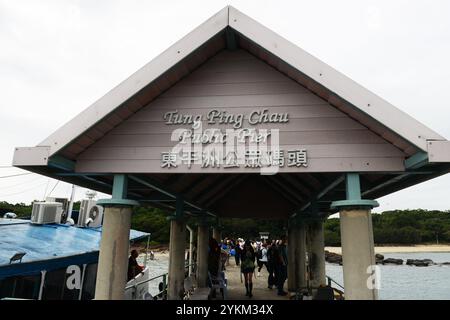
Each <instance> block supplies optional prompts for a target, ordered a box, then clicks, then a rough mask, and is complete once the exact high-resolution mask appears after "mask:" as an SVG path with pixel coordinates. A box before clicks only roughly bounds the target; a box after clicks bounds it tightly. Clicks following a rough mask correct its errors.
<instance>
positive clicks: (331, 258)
mask: <svg viewBox="0 0 450 320" xmlns="http://www.w3.org/2000/svg"><path fill="white" fill-rule="evenodd" d="M325 261H326V262H329V263H334V264H339V265H342V255H340V254H339V253H334V252H330V251H328V250H325ZM375 262H376V264H383V265H385V264H391V265H403V262H404V260H403V259H395V258H386V259H385V258H384V256H383V255H382V254H379V253H377V254H375ZM405 265H408V266H416V267H428V266H432V265H441V266H450V262H443V263H435V262H434V261H433V260H431V259H407V260H406V263H405Z"/></svg>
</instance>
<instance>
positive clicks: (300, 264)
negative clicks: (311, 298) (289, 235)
mask: <svg viewBox="0 0 450 320" xmlns="http://www.w3.org/2000/svg"><path fill="white" fill-rule="evenodd" d="M295 242H296V246H295V248H296V251H295V280H296V287H297V290H298V289H303V288H306V285H307V283H306V228H305V224H304V223H303V222H299V223H298V227H297V232H296V237H295Z"/></svg>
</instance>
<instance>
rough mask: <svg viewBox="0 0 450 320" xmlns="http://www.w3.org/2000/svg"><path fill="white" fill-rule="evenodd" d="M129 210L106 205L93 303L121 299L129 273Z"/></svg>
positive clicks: (128, 208) (129, 208)
mask: <svg viewBox="0 0 450 320" xmlns="http://www.w3.org/2000/svg"><path fill="white" fill-rule="evenodd" d="M131 211H132V209H131V207H124V206H105V210H104V213H103V228H102V239H101V242H100V254H99V258H98V269H97V282H96V284H95V299H96V300H122V299H123V298H124V293H125V285H126V283H127V273H128V250H129V243H130V225H131Z"/></svg>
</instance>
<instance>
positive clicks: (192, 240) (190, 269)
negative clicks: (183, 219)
mask: <svg viewBox="0 0 450 320" xmlns="http://www.w3.org/2000/svg"><path fill="white" fill-rule="evenodd" d="M186 229H188V231H189V276H191V275H192V263H193V261H194V260H193V257H192V250H193V247H194V230H193V229H192V228H191V227H190V226H188V225H186Z"/></svg>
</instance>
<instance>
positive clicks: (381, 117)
mask: <svg viewBox="0 0 450 320" xmlns="http://www.w3.org/2000/svg"><path fill="white" fill-rule="evenodd" d="M230 46H240V47H242V48H244V49H246V50H248V51H249V52H251V53H252V54H254V55H256V56H257V57H259V58H261V59H262V60H264V61H265V62H267V63H268V64H270V65H272V66H273V67H275V68H276V69H278V70H279V71H281V72H283V73H285V74H287V75H288V76H290V77H291V78H293V79H295V80H296V81H298V82H299V83H300V84H302V85H304V86H306V87H307V88H308V89H310V90H311V91H313V92H314V93H316V94H317V95H319V96H321V97H322V98H324V99H326V100H327V101H328V102H330V103H331V104H332V105H334V106H335V107H337V108H339V109H340V110H341V111H344V112H345V113H347V114H349V115H350V116H351V117H353V118H354V119H356V120H358V121H360V122H361V123H363V124H364V125H365V126H367V127H368V128H369V129H371V130H373V131H375V132H376V133H378V134H379V135H380V136H382V137H383V138H384V139H386V140H388V141H389V142H391V143H393V144H394V145H396V146H397V147H399V148H400V149H401V150H403V151H404V152H405V153H406V154H407V155H413V154H414V153H416V152H417V151H419V150H421V151H425V152H426V151H427V147H428V146H427V141H433V140H446V139H445V138H444V137H442V136H440V135H439V134H437V133H436V132H434V131H433V130H431V129H429V128H428V127H426V126H424V125H423V124H421V123H420V122H418V121H416V120H415V119H413V118H412V117H411V116H409V115H408V114H406V113H405V112H403V111H401V110H399V109H398V108H396V107H394V106H393V105H391V104H390V103H388V102H387V101H385V100H383V99H382V98H380V97H378V96H377V95H375V94H373V93H372V92H370V91H368V90H367V89H365V88H363V87H362V86H360V85H358V84H357V83H355V82H354V81H353V80H351V79H349V78H348V77H346V76H345V75H343V74H342V73H340V72H338V71H336V70H334V69H333V68H331V67H330V66H328V65H327V64H325V63H324V62H322V61H320V60H318V59H317V58H315V57H313V56H312V55H310V54H308V53H307V52H305V51H304V50H302V49H301V48H299V47H297V46H296V45H294V44H293V43H291V42H289V41H287V40H286V39H284V38H282V37H280V36H279V35H277V34H276V33H274V32H273V31H271V30H269V29H267V28H266V27H264V26H263V25H261V24H259V23H258V22H256V21H255V20H253V19H251V18H249V17H248V16H246V15H244V14H243V13H241V12H240V11H238V10H237V9H235V8H233V7H231V6H227V7H225V8H224V9H222V10H221V11H219V12H218V13H217V14H215V15H214V16H212V17H211V18H210V19H208V20H207V21H206V22H204V23H203V24H201V25H200V26H199V27H197V28H196V29H194V30H193V31H192V32H190V33H189V34H188V35H186V36H185V37H184V38H182V39H181V40H179V41H178V42H177V43H175V44H174V45H172V46H171V47H170V48H168V49H167V50H166V51H164V52H163V53H162V54H160V55H159V56H158V57H156V58H155V59H153V60H152V61H151V62H149V63H148V64H146V65H145V66H144V67H142V68H141V69H139V70H138V71H137V72H135V73H134V74H133V75H131V76H130V77H129V78H128V79H126V80H125V81H123V82H122V83H120V84H119V85H118V86H116V87H115V88H113V89H112V90H111V91H110V92H108V93H107V94H106V95H105V96H103V97H102V98H100V99H99V100H98V101H96V102H95V103H94V104H92V105H91V106H90V107H89V108H87V109H86V110H84V111H83V112H81V113H80V114H79V115H78V116H76V117H75V118H74V119H72V120H71V121H69V122H68V123H67V124H65V125H64V126H62V127H61V128H59V129H58V130H57V131H55V132H54V133H53V134H52V135H50V136H49V137H48V138H46V139H45V140H44V141H42V142H41V143H39V144H38V146H37V147H41V148H40V149H38V150H39V153H40V154H39V155H38V157H40V156H41V155H45V158H46V159H48V158H49V157H51V156H53V155H55V154H57V153H58V152H62V154H63V155H64V156H65V157H66V158H68V159H73V158H74V157H75V156H76V155H77V154H79V153H81V152H82V151H84V150H85V149H86V148H87V147H88V146H89V145H91V144H92V143H94V142H95V141H97V140H98V139H99V138H101V137H102V136H103V135H104V134H105V133H107V132H108V131H109V130H111V129H112V128H114V127H115V126H116V125H118V124H120V123H121V122H122V121H123V120H124V119H126V118H128V117H129V116H131V115H132V114H133V113H135V112H136V111H137V110H139V109H140V108H141V107H143V106H144V105H146V104H148V103H149V102H150V101H152V100H153V99H154V98H155V97H157V96H158V95H159V94H161V93H162V92H163V91H165V90H166V89H168V88H169V87H170V86H172V85H173V84H174V83H176V82H178V81H179V80H180V79H181V78H183V77H184V76H185V75H186V74H188V73H189V72H191V71H192V70H193V69H195V68H197V67H198V66H199V65H200V64H202V63H203V62H204V61H206V60H207V59H208V58H209V57H211V56H213V55H215V54H216V53H217V52H218V51H219V50H221V49H223V48H225V47H230ZM42 147H43V148H42ZM28 151H29V149H28ZM19 158H20V157H19ZM27 158H28V159H27V161H29V160H30V159H32V158H33V157H27ZM17 160H20V159H17ZM21 160H24V159H23V158H22V159H21ZM41 160H42V159H41ZM44 162H45V161H44ZM15 164H17V165H21V164H22V165H27V164H26V163H23V162H22V161H18V163H15ZM35 164H36V165H42V161H40V162H39V161H38V163H35ZM29 165H32V163H29Z"/></svg>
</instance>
